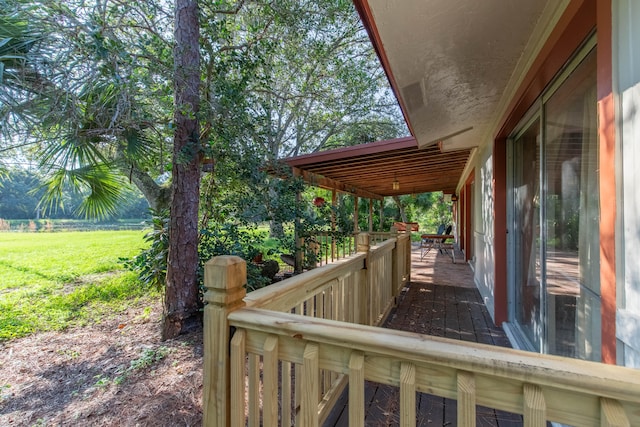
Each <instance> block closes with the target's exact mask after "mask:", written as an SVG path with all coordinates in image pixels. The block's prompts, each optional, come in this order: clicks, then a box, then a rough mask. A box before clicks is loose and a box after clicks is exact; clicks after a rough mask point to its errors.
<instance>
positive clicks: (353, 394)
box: [349, 351, 364, 426]
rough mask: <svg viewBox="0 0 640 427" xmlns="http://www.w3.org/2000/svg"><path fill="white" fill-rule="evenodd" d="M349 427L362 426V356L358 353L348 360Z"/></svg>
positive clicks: (352, 354) (355, 352) (354, 353)
mask: <svg viewBox="0 0 640 427" xmlns="http://www.w3.org/2000/svg"><path fill="white" fill-rule="evenodd" d="M349 425H350V426H363V425H364V355H363V354H362V353H361V352H358V351H354V352H353V353H351V357H350V359H349Z"/></svg>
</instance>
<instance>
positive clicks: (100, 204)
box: [38, 164, 127, 219]
mask: <svg viewBox="0 0 640 427" xmlns="http://www.w3.org/2000/svg"><path fill="white" fill-rule="evenodd" d="M126 185H127V184H126V182H125V181H124V178H122V176H120V175H118V174H117V173H116V172H114V171H112V170H111V168H110V167H109V166H108V165H107V164H97V165H88V166H83V167H79V168H76V169H64V168H60V169H57V170H55V171H53V173H51V174H50V175H49V176H48V178H47V179H46V180H45V183H44V184H43V185H42V186H41V187H39V188H38V190H40V189H44V195H43V197H42V199H41V200H40V204H39V207H41V208H43V210H44V211H45V212H47V211H50V210H53V209H59V208H62V209H64V205H63V190H64V189H65V188H70V189H72V190H73V191H75V192H78V193H82V194H86V197H85V198H84V200H83V202H82V204H80V206H78V208H77V209H76V213H77V214H79V215H82V216H84V217H86V218H95V219H106V218H109V217H110V216H112V215H113V214H115V213H116V212H117V209H118V206H119V205H120V204H121V203H122V202H123V197H124V195H123V194H124V193H123V188H124V187H125V186H126Z"/></svg>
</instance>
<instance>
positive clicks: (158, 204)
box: [129, 167, 171, 211]
mask: <svg viewBox="0 0 640 427" xmlns="http://www.w3.org/2000/svg"><path fill="white" fill-rule="evenodd" d="M129 176H130V177H131V182H133V184H134V185H135V186H136V187H138V189H139V190H140V192H142V195H143V196H144V198H145V199H147V202H148V203H149V207H150V208H151V209H153V210H155V211H161V210H163V209H169V207H170V204H171V188H169V187H166V186H162V185H158V183H157V182H155V181H154V180H153V178H151V176H149V174H148V173H146V172H144V171H141V170H140V169H138V168H136V167H133V168H132V169H131V170H130V171H129Z"/></svg>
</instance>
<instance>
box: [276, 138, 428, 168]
mask: <svg viewBox="0 0 640 427" xmlns="http://www.w3.org/2000/svg"><path fill="white" fill-rule="evenodd" d="M407 148H418V142H417V141H416V139H415V138H414V137H413V136H405V137H403V138H395V139H387V140H384V141H376V142H370V143H368V144H360V145H354V146H351V147H342V148H336V149H335V150H327V151H321V152H318V153H312V154H303V155H302V156H296V157H289V158H287V159H283V160H282V161H283V162H285V163H286V164H288V165H289V166H295V167H299V166H305V165H310V164H314V163H319V162H330V161H332V160H340V159H346V158H349V157H358V156H366V155H369V154H379V153H384V152H387V151H393V150H403V149H407Z"/></svg>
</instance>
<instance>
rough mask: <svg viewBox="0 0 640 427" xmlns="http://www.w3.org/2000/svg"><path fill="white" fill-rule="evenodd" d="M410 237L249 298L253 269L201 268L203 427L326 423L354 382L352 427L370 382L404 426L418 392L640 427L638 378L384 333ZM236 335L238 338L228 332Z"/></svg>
mask: <svg viewBox="0 0 640 427" xmlns="http://www.w3.org/2000/svg"><path fill="white" fill-rule="evenodd" d="M409 270H410V241H409V235H408V234H404V233H403V234H400V235H394V236H393V237H392V238H390V239H388V240H386V241H384V242H383V243H381V244H379V245H376V246H370V245H369V239H368V236H367V235H362V236H361V237H359V240H358V253H357V254H356V255H354V256H352V257H350V258H348V259H344V260H341V261H339V262H337V263H334V264H331V265H327V266H325V267H322V268H318V269H314V270H311V271H309V272H306V273H304V274H301V275H299V276H294V277H293V278H291V279H288V280H285V281H283V282H280V283H279V284H275V285H271V286H269V287H267V288H263V289H260V290H258V291H254V292H252V293H251V294H249V295H246V297H245V293H244V287H243V286H244V284H245V283H246V265H245V264H244V261H243V260H241V259H240V258H236V257H218V258H214V259H213V260H211V261H209V262H208V263H207V265H206V266H205V285H206V287H207V292H206V294H205V300H206V301H207V303H208V304H207V306H206V307H205V349H204V351H205V354H204V402H203V407H204V425H205V426H227V425H232V426H244V425H249V426H257V425H265V426H269V425H282V426H288V425H294V424H295V425H301V426H318V425H320V424H321V423H322V422H323V420H324V419H325V417H326V416H327V414H328V413H329V411H330V410H331V409H332V407H333V405H334V402H335V400H336V398H337V396H338V395H339V394H340V393H341V392H342V390H343V388H344V386H345V385H346V384H347V383H348V384H349V425H353V426H361V425H364V423H365V413H364V381H365V380H369V381H374V382H377V383H381V384H389V385H392V386H396V387H399V390H400V425H402V426H406V425H415V423H416V393H419V392H421V393H429V394H432V395H436V396H442V397H446V398H451V399H457V401H458V404H457V411H458V416H457V422H458V425H461V426H474V425H475V420H476V414H475V408H476V405H482V406H487V407H491V408H495V409H499V410H504V411H508V412H513V413H518V414H522V415H523V419H524V425H525V426H545V425H546V420H551V421H556V422H560V423H565V424H570V425H573V426H596V425H602V426H631V425H633V426H635V425H640V371H636V370H631V369H627V368H621V367H616V366H609V365H603V364H598V363H593V362H586V361H579V360H574V359H565V358H560V357H554V356H543V355H538V354H533V353H527V352H521V351H516V350H511V349H504V348H498V347H491V346H486V345H481V344H472V343H462V342H459V341H454V340H448V339H442V338H440V339H439V338H433V337H426V336H424V335H419V334H413V333H408V332H400V331H393V332H391V331H387V330H384V329H380V328H376V327H374V326H372V325H376V324H378V323H379V322H380V321H382V320H383V319H384V317H385V316H386V314H388V312H389V310H390V309H391V307H392V306H393V302H394V300H395V296H396V295H397V294H398V292H399V290H400V289H401V287H402V286H403V285H404V283H405V282H406V281H407V280H408V273H409ZM231 331H234V332H233V334H232V332H231Z"/></svg>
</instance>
